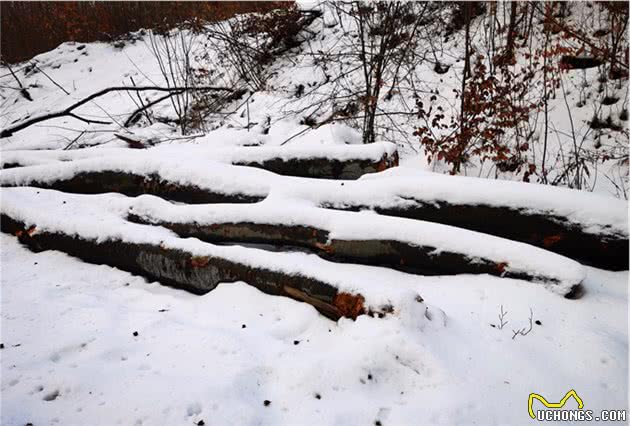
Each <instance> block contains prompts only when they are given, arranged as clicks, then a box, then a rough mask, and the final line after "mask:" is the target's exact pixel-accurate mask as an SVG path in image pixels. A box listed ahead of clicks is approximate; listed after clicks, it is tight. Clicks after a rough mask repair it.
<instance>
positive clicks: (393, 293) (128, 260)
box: [1, 188, 426, 319]
mask: <svg viewBox="0 0 630 426" xmlns="http://www.w3.org/2000/svg"><path fill="white" fill-rule="evenodd" d="M2 198H3V203H2V208H1V212H2V213H1V214H2V217H1V229H2V231H3V232H6V233H11V234H14V235H16V236H17V237H18V238H19V239H20V241H22V242H23V243H24V244H26V245H27V246H28V247H30V248H31V249H33V250H36V251H37V250H59V251H62V252H65V253H67V254H70V255H72V256H76V257H78V258H80V259H83V260H85V261H87V262H91V263H98V264H107V265H110V266H114V267H117V268H120V269H123V270H126V271H129V272H132V273H136V274H139V275H142V276H145V277H147V278H149V279H154V280H158V281H160V282H162V283H163V284H166V285H171V286H174V287H178V288H183V289H186V290H189V291H192V292H195V293H199V294H203V293H206V292H208V291H211V290H213V289H214V288H215V287H216V286H217V285H218V284H219V283H222V282H235V281H244V282H247V283H248V284H250V285H253V286H255V287H257V288H258V289H260V290H261V291H263V292H266V293H269V294H272V295H282V296H288V297H291V298H293V299H296V300H300V301H303V302H306V303H309V304H311V305H313V306H314V307H315V308H316V309H317V310H318V311H320V312H321V313H322V314H323V315H326V316H327V317H329V318H332V319H338V318H340V317H348V318H356V317H357V316H358V315H363V314H368V315H372V316H379V317H382V316H384V315H386V314H397V313H400V311H401V309H406V310H413V311H414V314H413V315H418V317H423V316H424V315H425V313H426V306H425V305H424V304H423V303H422V302H423V301H422V298H421V297H420V296H419V295H418V294H417V293H416V291H415V290H414V288H413V287H414V286H413V285H411V284H406V285H405V283H404V281H405V280H404V279H402V280H401V281H403V282H402V283H400V285H393V286H390V285H386V284H385V283H387V282H389V281H388V280H392V279H394V280H396V278H398V277H392V274H395V272H394V271H380V275H385V276H386V277H387V280H383V277H382V276H379V271H374V269H375V268H369V267H365V266H358V265H340V264H335V263H331V262H328V261H326V260H323V259H320V258H319V257H317V256H314V255H308V254H305V253H274V252H268V251H265V250H261V249H255V248H247V247H240V246H217V245H213V244H209V243H204V242H201V241H199V240H196V239H182V238H179V237H177V236H176V235H174V234H173V233H172V232H170V231H168V230H166V229H164V228H159V227H154V226H147V225H140V224H135V223H131V222H127V221H126V220H124V219H123V218H122V215H123V214H124V212H126V211H127V210H128V207H129V206H128V204H129V201H130V200H129V199H128V198H126V197H119V196H115V195H109V194H107V195H100V196H85V195H83V196H82V195H70V194H63V193H59V192H57V191H47V190H37V189H35V188H13V189H3V190H2ZM34 206H37V208H33V207H34ZM397 274H400V273H397ZM403 275H404V274H403ZM401 307H404V308H401ZM407 314H410V312H407V313H405V315H407Z"/></svg>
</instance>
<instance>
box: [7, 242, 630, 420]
mask: <svg viewBox="0 0 630 426" xmlns="http://www.w3.org/2000/svg"><path fill="white" fill-rule="evenodd" d="M0 242H1V244H0V249H1V251H2V253H1V255H2V296H3V297H2V322H3V328H2V331H3V333H2V342H3V343H4V349H2V351H0V354H1V356H2V364H1V368H2V383H1V384H2V396H3V397H2V423H3V424H6V425H8V426H13V425H23V424H25V423H27V422H32V423H33V424H64V425H79V424H144V425H158V424H195V423H196V422H198V421H199V420H204V422H205V424H244V423H250V424H251V423H256V424H304V423H305V422H306V423H309V422H310V420H308V419H314V418H316V419H317V421H318V422H319V423H321V424H373V423H374V422H375V421H376V420H380V421H381V422H382V424H385V425H387V424H401V425H402V424H487V425H492V424H495V425H505V424H524V423H525V422H528V421H530V420H529V417H528V414H527V408H526V401H527V397H528V395H529V393H531V392H537V393H541V394H542V395H544V396H546V397H548V398H549V399H551V398H555V397H557V396H561V395H564V394H565V393H566V392H567V390H568V389H569V388H573V389H575V390H576V391H577V392H578V394H579V395H580V397H582V399H583V400H584V403H585V409H593V410H599V409H610V408H615V409H627V408H628V402H627V395H628V386H627V375H628V364H627V357H628V350H627V343H628V339H627V336H628V329H627V321H626V320H627V300H628V299H627V286H626V283H627V279H628V274H627V273H626V272H621V273H611V272H605V271H600V270H596V269H589V273H588V277H587V280H586V281H585V286H586V288H587V292H586V295H585V296H584V298H583V299H581V300H580V301H572V300H566V299H563V298H560V297H557V296H555V295H553V294H551V293H548V292H546V291H545V290H544V289H542V288H541V287H539V286H531V285H527V284H526V283H523V282H521V281H518V280H506V279H500V278H492V277H488V276H476V277H475V276H457V277H441V278H439V277H414V280H415V283H416V288H417V289H418V291H419V292H420V293H421V294H422V295H423V296H424V297H425V298H426V300H430V301H431V302H430V303H431V304H432V305H435V306H436V307H439V308H440V309H442V310H443V311H444V312H445V315H446V318H445V319H444V317H442V316H441V315H439V314H438V313H437V312H439V311H438V310H437V309H436V310H435V311H434V312H436V313H435V315H434V317H435V318H434V320H432V321H425V322H424V323H423V327H422V328H421V329H418V328H415V327H410V326H409V325H408V324H407V323H406V322H404V321H403V320H402V319H401V318H399V317H397V316H392V317H387V318H385V319H374V318H370V317H360V318H359V319H358V320H357V321H356V322H353V321H350V320H342V321H340V322H339V323H334V322H331V321H330V320H327V319H325V318H323V317H321V316H319V315H318V314H317V312H316V311H315V310H314V308H312V307H311V306H309V305H306V304H303V303H298V302H295V301H292V300H290V299H286V298H282V297H270V296H267V295H264V294H262V293H260V292H258V291H257V290H255V289H253V288H252V287H250V286H247V285H245V284H242V283H233V284H224V285H221V286H219V287H218V288H217V289H216V290H215V291H213V292H210V293H208V294H206V295H204V296H194V295H191V294H189V293H186V292H183V291H179V290H175V289H171V288H168V287H163V286H161V285H159V284H157V283H147V282H145V281H144V280H143V279H141V278H139V277H135V276H132V275H130V274H128V273H125V272H121V271H118V270H116V269H114V268H110V267H107V266H97V265H90V264H86V263H83V262H80V261H78V260H75V259H73V258H70V257H68V256H66V255H64V254H61V253H57V252H43V253H39V254H35V253H32V252H30V251H28V250H26V249H25V248H23V247H20V245H19V244H18V243H17V242H16V240H15V239H14V238H13V237H10V236H6V235H2V236H1V237H0ZM374 269H377V268H374ZM392 284H394V283H392ZM396 285H398V283H396ZM500 305H503V306H504V308H505V310H507V311H508V315H507V318H506V319H507V320H509V323H508V325H507V326H506V327H505V328H504V329H502V330H499V329H497V328H495V327H491V326H490V324H495V325H496V324H497V323H498V321H497V314H498V312H499V309H500ZM530 307H531V308H532V310H533V313H534V316H533V318H534V320H540V321H541V325H534V328H533V331H532V332H531V333H530V334H528V335H527V336H518V337H516V338H515V339H514V340H513V339H512V334H513V333H512V331H511V330H512V328H522V327H525V326H527V324H528V316H529V308H530ZM160 310H165V311H164V312H160ZM243 324H244V325H245V326H246V328H242V326H243ZM134 331H137V332H138V336H136V337H134V336H133V332H134ZM295 341H299V344H297V345H296V344H294V342H295ZM322 348H325V350H322ZM368 377H371V378H372V379H371V380H370V379H369V378H368ZM56 391H57V392H58V396H57V397H56V398H55V399H54V400H51V401H46V400H45V397H47V396H49V395H52V394H54V393H55V392H56ZM317 395H319V396H320V397H321V399H317V397H316V396H317ZM265 400H269V401H271V404H270V405H269V406H264V404H263V402H264V401H265ZM572 403H573V402H571V403H570V404H572Z"/></svg>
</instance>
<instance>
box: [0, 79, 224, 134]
mask: <svg viewBox="0 0 630 426" xmlns="http://www.w3.org/2000/svg"><path fill="white" fill-rule="evenodd" d="M125 90H126V91H136V92H141V91H146V90H155V91H158V92H178V91H188V90H195V91H226V92H231V91H232V89H230V88H227V87H215V86H199V87H159V86H138V87H134V86H117V87H108V88H106V89H103V90H100V91H98V92H96V93H93V94H91V95H90V96H88V97H86V98H83V99H81V100H80V101H78V102H76V103H74V104H72V105H70V106H69V107H67V108H66V109H63V110H61V111H57V112H52V113H49V114H44V115H39V116H37V117H33V118H29V119H27V120H24V121H22V122H20V123H17V124H16V125H14V126H10V127H7V128H6V129H2V131H1V132H0V138H6V137H8V136H11V135H13V134H14V133H15V132H19V131H20V130H23V129H25V128H27V127H29V126H31V125H33V124H36V123H40V122H42V121H46V120H51V119H53V118H59V117H68V116H70V117H73V118H76V119H79V120H81V121H85V122H86V123H90V122H92V123H99V124H109V123H105V122H102V121H100V122H99V121H96V120H87V119H84V118H82V117H79V116H77V115H75V114H73V113H72V111H74V110H75V109H77V108H78V107H80V106H82V105H85V104H86V103H88V102H90V101H91V100H93V99H95V98H98V97H100V96H103V95H105V94H107V93H110V92H117V91H125Z"/></svg>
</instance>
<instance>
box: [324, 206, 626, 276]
mask: <svg viewBox="0 0 630 426" xmlns="http://www.w3.org/2000/svg"><path fill="white" fill-rule="evenodd" d="M410 201H411V202H410V203H406V204H405V205H402V206H392V207H389V206H384V205H379V204H373V205H360V204H357V205H349V204H346V205H343V206H338V207H337V208H340V209H343V210H351V211H358V210H364V209H370V210H374V211H375V212H377V213H380V214H383V215H388V216H395V217H402V218H409V219H417V220H426V221H429V222H436V223H442V224H445V225H451V226H457V227H461V228H466V229H470V230H473V231H477V232H483V233H486V234H489V235H495V236H498V237H503V238H507V239H510V240H514V241H520V242H523V243H527V244H531V245H534V246H536V247H540V248H544V249H546V250H549V251H551V252H554V253H558V254H561V255H563V256H566V257H569V258H571V259H575V260H578V261H580V262H582V263H584V264H586V265H590V266H595V267H597V268H603V269H608V270H612V271H624V270H627V269H628V252H629V245H628V237H627V236H626V235H623V234H616V233H612V234H608V235H607V234H593V233H589V232H586V231H585V230H584V228H583V227H581V226H579V225H578V224H575V223H572V222H570V221H569V220H567V218H566V217H562V216H558V215H553V214H551V213H544V212H536V211H532V210H529V209H516V208H510V207H502V206H490V205H483V204H473V205H467V204H451V203H448V202H446V201H437V202H436V201H433V202H423V201H421V200H410ZM323 206H324V207H329V208H335V206H334V205H331V204H324V205H323Z"/></svg>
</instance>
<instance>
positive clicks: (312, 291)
mask: <svg viewBox="0 0 630 426" xmlns="http://www.w3.org/2000/svg"><path fill="white" fill-rule="evenodd" d="M0 228H1V230H2V232H5V233H10V234H13V235H16V236H17V237H18V238H19V240H20V241H21V242H22V243H23V244H25V245H26V246H28V247H29V248H31V249H32V250H34V251H42V250H59V251H62V252H64V253H67V254H69V255H72V256H75V257H78V258H79V259H82V260H84V261H86V262H90V263H96V264H106V265H110V266H114V267H117V268H119V269H122V270H125V271H128V272H131V273H134V274H138V275H141V276H144V277H147V278H149V279H151V280H158V281H159V282H161V283H163V284H166V285H170V286H173V287H177V288H181V289H185V290H188V291H191V292H193V293H196V294H204V293H207V292H209V291H211V290H213V289H214V288H215V287H216V286H217V285H218V284H220V283H224V282H235V281H245V282H247V283H248V284H250V285H253V286H255V287H256V288H258V289H259V290H261V291H263V292H265V293H268V294H271V295H280V296H287V297H290V298H292V299H296V300H299V301H302V302H306V303H309V304H311V305H312V306H314V307H315V308H316V309H317V310H318V311H319V312H320V313H322V314H323V315H325V316H326V317H328V318H331V319H333V320H337V319H339V318H341V317H347V318H353V319H356V318H357V316H359V315H364V314H367V315H371V316H378V317H383V316H384V315H386V314H389V313H392V312H394V307H393V306H389V305H385V306H374V305H369V304H368V303H367V302H366V300H365V298H364V297H363V295H361V294H358V293H357V294H353V293H348V292H343V291H339V289H338V287H337V286H336V285H335V284H332V283H330V282H326V281H324V280H320V279H317V278H313V277H310V276H305V275H297V274H288V273H286V272H283V271H278V270H271V269H268V268H265V267H251V266H249V265H247V264H244V263H240V262H236V261H234V260H231V259H226V258H221V257H218V256H199V255H195V254H194V253H190V252H187V251H185V250H181V249H172V248H166V247H164V246H161V245H152V244H138V243H133V242H127V241H122V240H106V241H97V240H94V239H89V238H83V237H81V236H77V235H68V234H64V233H61V232H50V231H46V230H38V229H37V227H36V226H30V227H27V226H25V224H24V223H23V222H21V221H19V220H16V219H14V218H12V217H11V216H9V215H7V214H4V213H3V214H2V215H1V218H0ZM418 301H420V302H421V301H422V299H421V298H419V299H418Z"/></svg>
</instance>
